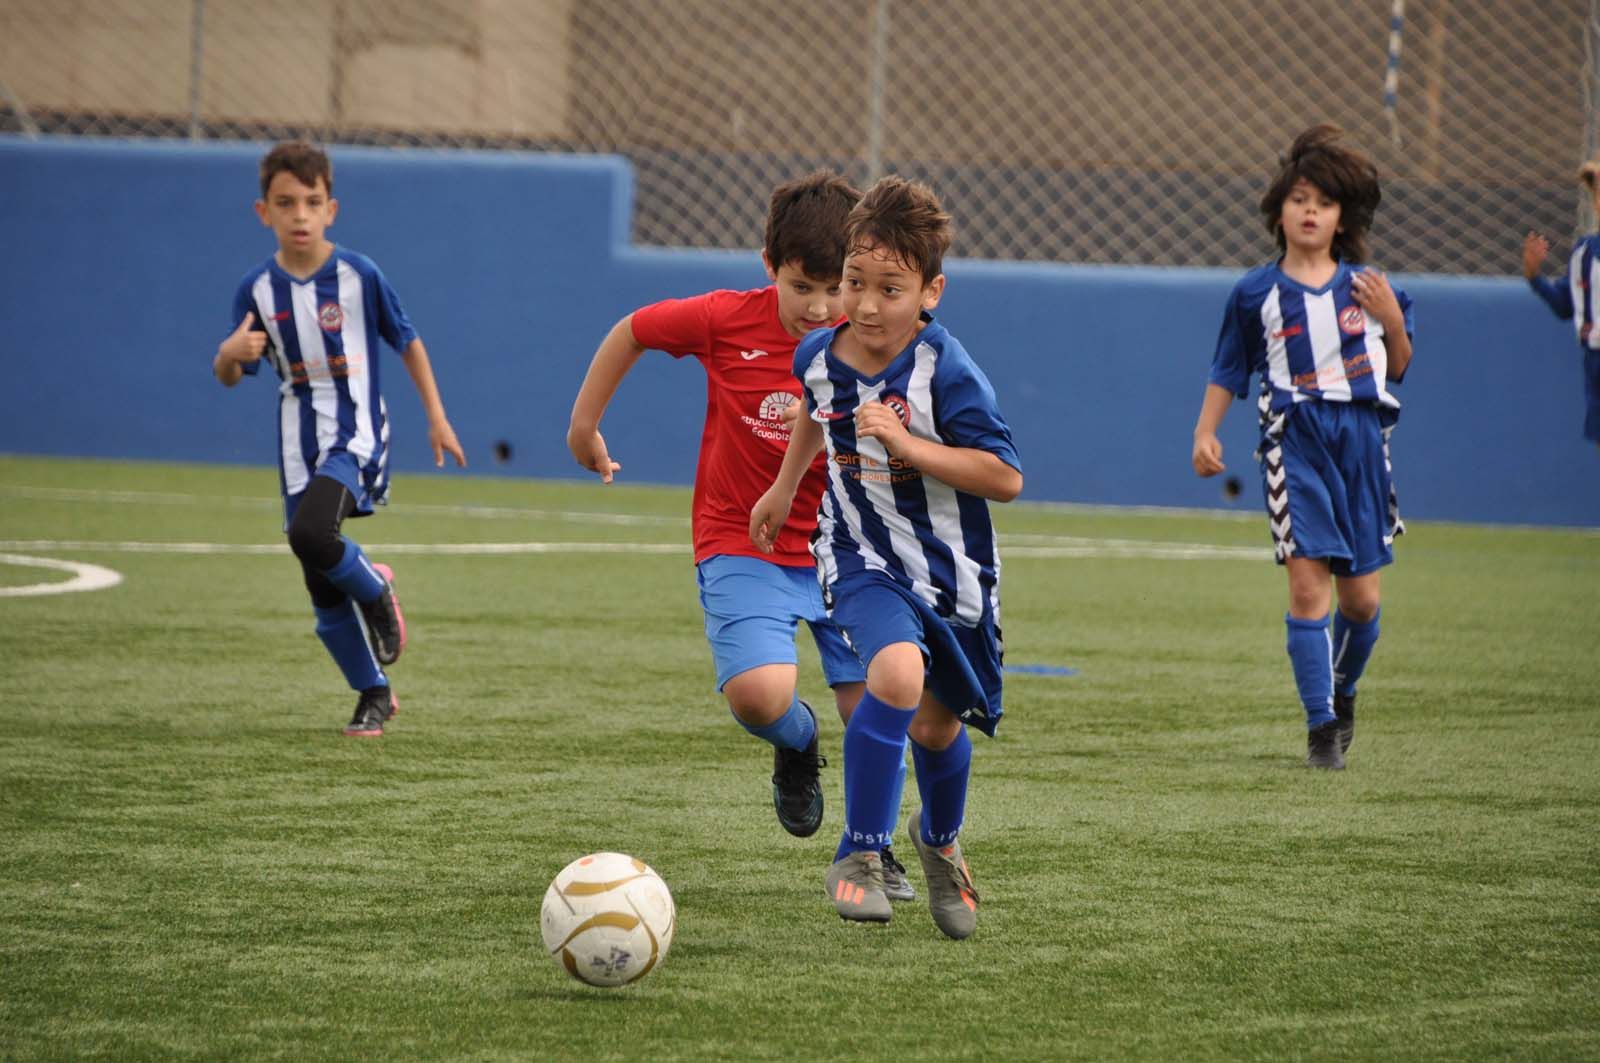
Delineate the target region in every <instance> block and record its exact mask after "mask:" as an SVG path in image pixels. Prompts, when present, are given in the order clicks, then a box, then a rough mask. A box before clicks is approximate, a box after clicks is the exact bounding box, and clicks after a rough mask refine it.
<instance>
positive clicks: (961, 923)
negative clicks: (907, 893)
mask: <svg viewBox="0 0 1600 1063" xmlns="http://www.w3.org/2000/svg"><path fill="white" fill-rule="evenodd" d="M906 833H908V834H910V835H911V844H912V845H913V846H915V847H916V850H917V857H918V859H920V860H921V861H922V874H923V877H924V878H926V879H927V880H928V909H929V911H931V912H932V913H933V922H934V925H935V926H937V927H938V928H939V929H940V930H941V931H942V932H943V933H944V936H945V937H949V938H955V939H956V940H957V941H960V940H961V939H962V938H966V937H971V936H972V932H973V931H974V930H976V929H978V891H977V889H976V888H974V887H973V885H972V872H971V871H969V870H968V869H967V861H966V859H965V858H964V857H963V856H962V855H961V843H960V842H958V841H954V842H951V843H950V844H949V845H946V846H944V847H942V848H935V847H934V846H932V845H928V844H927V843H925V842H924V841H923V840H922V809H920V808H919V809H915V810H914V811H913V812H912V813H911V817H910V818H909V819H907V820H906Z"/></svg>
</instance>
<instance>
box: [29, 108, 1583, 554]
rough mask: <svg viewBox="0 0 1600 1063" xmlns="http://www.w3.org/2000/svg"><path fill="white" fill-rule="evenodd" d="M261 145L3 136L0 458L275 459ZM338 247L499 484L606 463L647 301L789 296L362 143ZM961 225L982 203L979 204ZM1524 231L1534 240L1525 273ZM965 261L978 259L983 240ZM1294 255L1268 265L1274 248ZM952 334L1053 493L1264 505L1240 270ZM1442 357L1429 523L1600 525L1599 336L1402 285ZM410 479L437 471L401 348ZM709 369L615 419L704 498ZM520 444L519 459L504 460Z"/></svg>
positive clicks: (1404, 466)
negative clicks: (1203, 468)
mask: <svg viewBox="0 0 1600 1063" xmlns="http://www.w3.org/2000/svg"><path fill="white" fill-rule="evenodd" d="M263 150H264V146H262V145H197V146H191V145H186V144H169V143H159V142H127V143H123V142H107V141H76V140H50V139H44V140H39V141H28V140H21V139H0V239H3V240H4V242H5V251H4V253H3V254H0V325H3V327H0V366H4V369H5V384H4V385H3V387H0V451H5V452H13V453H38V454H58V455H90V456H108V457H126V458H152V459H167V460H206V461H224V462H241V463H249V464H269V463H270V462H271V461H272V448H273V445H274V443H273V440H274V427H273V426H274V414H273V409H274V398H273V394H272V391H273V388H272V385H271V383H269V378H268V377H267V376H263V377H261V378H259V379H256V380H246V381H245V382H244V383H242V384H241V385H240V386H239V387H237V388H235V389H233V390H228V389H224V388H222V387H221V386H220V385H218V384H217V383H216V382H215V381H214V380H213V379H212V377H211V373H210V362H211V357H212V355H213V353H214V352H215V350H216V345H217V343H218V342H219V340H220V339H221V338H222V337H223V336H224V335H226V333H227V332H228V331H230V330H231V328H232V325H233V324H234V323H233V322H230V321H229V320H228V316H229V310H230V305H231V300H232V295H233V290H234V287H235V285H236V284H237V283H238V280H239V278H240V277H241V276H243V274H244V273H245V272H246V270H247V269H249V268H251V267H252V266H253V265H255V264H256V263H257V262H259V261H260V260H261V259H263V258H265V257H266V256H267V255H268V254H269V253H271V251H272V249H273V244H272V237H271V234H270V232H268V231H267V230H266V229H263V228H262V227H261V226H260V224H259V223H258V222H257V220H256V218H255V215H254V213H253V211H252V209H251V203H252V201H253V200H254V198H255V195H256V171H255V167H256V163H257V160H258V159H259V157H260V155H261V153H262V151H263ZM333 158H334V163H335V168H336V182H335V192H336V194H337V196H338V198H339V200H340V202H341V207H340V213H339V220H338V223H337V225H336V226H335V227H334V229H333V230H332V235H333V237H334V238H335V239H337V240H339V241H340V242H342V243H345V244H348V245H349V246H351V247H354V248H356V249H358V250H361V251H363V252H365V253H367V254H369V255H371V256H372V257H373V258H374V259H376V260H377V261H378V263H379V264H380V265H382V266H383V268H384V270H385V272H387V274H388V275H389V277H390V279H391V281H392V282H393V283H394V285H395V286H396V288H397V289H398V290H399V292H400V295H401V298H402V300H403V301H404V303H405V305H406V307H407V310H408V311H409V312H410V314H411V317H412V320H413V321H414V322H415V323H416V324H417V326H418V328H419V329H420V331H421V333H422V335H423V337H424V340H425V341H426V342H427V344H428V348H429V351H430V353H431V354H432V356H433V362H434V367H435V370H436V372H437V375H438V378H439V382H440V386H441V389H442V391H443V394H444V397H445V402H446V405H447V407H448V409H449V412H450V415H451V419H452V421H453V422H454V424H455V426H456V429H457V431H458V433H459V434H460V436H461V439H462V442H463V444H464V445H465V446H466V447H467V449H468V452H469V458H470V459H471V461H472V463H473V470H474V471H477V472H490V473H502V474H506V475H513V476H526V477H549V476H563V477H566V476H577V475H578V474H579V473H578V469H577V467H576V466H575V465H573V464H572V461H571V459H570V457H569V456H568V455H567V452H566V447H565V442H564V440H565V434H566V422H567V414H568V411H569V409H570V407H571V403H572V397H573V395H574V394H575V392H576V389H577V386H578V383H579V381H580V380H581V379H582V377H583V372H584V369H585V368H586V366H587V364H588V360H589V357H590V355H591V354H592V353H593V351H594V347H595V345H596V344H597V343H598V342H599V340H600V338H601V337H602V336H603V335H604V334H605V332H606V330H607V329H608V328H609V327H610V326H611V325H612V323H613V322H615V321H616V319H617V318H618V317H620V316H622V315H623V314H624V313H626V312H628V311H629V310H631V309H633V308H634V307H635V306H638V305H640V304H642V303H646V302H650V301H653V300H655V299H658V298H664V297H666V296H671V295H687V294H692V293H694V292H698V291H703V290H705V289H708V288H713V287H754V286H757V285H760V284H763V283H765V278H764V276H763V274H762V272H761V266H760V262H759V258H758V257H757V255H756V254H755V253H753V252H716V251H709V252H708V251H673V250H656V249H641V248H633V247H630V246H628V245H627V243H626V240H627V232H628V217H629V212H630V211H631V209H632V203H631V193H632V183H631V181H632V179H631V174H630V171H629V169H628V166H627V164H626V163H625V162H623V161H622V160H619V159H615V158H609V157H593V156H588V157H584V156H540V155H516V154H501V153H459V152H449V153H444V152H439V153H434V152H396V151H389V150H377V149H352V148H341V149H335V151H334V152H333ZM956 206H957V208H958V212H959V205H956ZM1517 235H1518V234H1516V233H1507V235H1506V243H1507V265H1508V268H1510V267H1511V266H1512V265H1513V264H1514V260H1515V259H1514V256H1515V248H1516V242H1517ZM958 247H959V245H958ZM1264 250H1265V249H1264ZM948 274H949V277H950V287H949V290H948V292H947V295H946V298H945V302H944V304H943V306H942V307H941V313H940V316H941V318H942V319H943V320H944V321H945V323H946V324H947V325H949V327H950V328H951V330H952V331H953V332H954V333H955V334H956V335H957V336H959V337H961V339H962V341H963V342H964V343H965V344H966V346H967V348H968V349H969V350H970V351H972V352H973V354H974V355H975V357H976V358H977V359H978V360H979V362H980V363H981V364H982V365H984V366H985V368H986V370H987V371H988V373H989V376H990V378H991V379H992V380H993V382H994V384H995V387H996V390H997V391H998V393H999V395H1000V400H1001V404H1002V407H1003V409H1004V410H1005V412H1006V415H1007V417H1008V418H1009V420H1010V421H1011V423H1012V425H1013V427H1014V429H1015V431H1016V436H1017V442H1018V446H1019V448H1020V450H1021V452H1022V456H1023V462H1024V467H1025V470H1026V473H1027V489H1026V492H1025V495H1024V497H1025V498H1029V499H1034V500H1058V501H1075V502H1104V503H1119V504H1144V505H1176V506H1206V507H1216V506H1234V507H1237V508H1239V509H1249V510H1254V509H1257V508H1258V507H1259V491H1258V487H1257V479H1256V474H1255V471H1254V466H1253V463H1252V462H1251V460H1250V451H1251V449H1252V446H1253V443H1254V425H1253V422H1254V410H1253V408H1250V407H1251V404H1246V403H1239V404H1236V406H1235V408H1234V410H1233V411H1232V412H1231V413H1230V415H1229V418H1228V421H1227V423H1226V424H1225V426H1224V434H1223V442H1224V445H1225V447H1226V454H1225V458H1226V459H1227V460H1228V462H1229V471H1230V473H1232V474H1236V475H1238V476H1239V477H1240V479H1241V480H1242V481H1243V484H1244V487H1245V491H1244V494H1243V496H1242V497H1241V498H1240V499H1238V500H1236V501H1231V502H1230V501H1228V500H1226V499H1225V498H1224V496H1223V493H1222V485H1221V482H1220V478H1219V480H1211V481H1200V480H1198V479H1196V478H1195V477H1194V476H1193V474H1192V473H1191V472H1190V471H1189V440H1190V433H1191V430H1192V428H1193V424H1194V417H1195V413H1196V411H1197V409H1198V404H1199V401H1200V395H1201V392H1202V390H1203V387H1204V381H1205V375H1206V369H1207V366H1208V364H1209V359H1210V352H1211V347H1212V343H1213V341H1214V337H1215V335H1216V329H1217V324H1218V322H1219V320H1220V315H1221V312H1222V305H1223V302H1224V300H1225V299H1226V297H1227V293H1228V290H1229V288H1230V287H1231V286H1232V284H1233V281H1234V280H1235V278H1236V277H1237V273H1236V272H1235V271H1232V270H1157V269H1132V268H1125V267H1084V266H1067V265H1024V264H1015V263H992V262H980V261H968V260H956V261H953V262H951V263H950V264H949V266H948ZM1398 281H1399V282H1400V283H1401V284H1403V285H1404V286H1405V287H1407V288H1408V289H1409V290H1410V292H1411V293H1412V295H1413V297H1414V298H1415V300H1416V303H1417V315H1416V316H1417V326H1418V329H1419V333H1418V343H1417V356H1416V361H1415V363H1414V364H1413V367H1412V370H1411V373H1410V375H1409V377H1408V379H1407V381H1406V384H1405V385H1404V386H1403V387H1402V388H1401V389H1400V392H1399V394H1400V395H1401V398H1402V401H1403V402H1405V404H1406V409H1405V414H1404V416H1403V418H1402V420H1401V423H1400V427H1399V428H1398V430H1397V431H1396V433H1395V437H1394V455H1395V464H1396V473H1397V477H1398V481H1399V486H1400V498H1401V507H1402V510H1403V511H1404V512H1405V513H1406V514H1407V515H1408V516H1413V517H1423V518H1430V519H1453V520H1485V521H1506V522H1532V523H1557V524H1582V525H1600V454H1596V452H1595V448H1594V447H1593V446H1592V445H1591V444H1587V443H1585V442H1584V441H1583V440H1582V438H1581V426H1582V419H1583V398H1582V380H1581V376H1580V367H1581V360H1580V357H1579V354H1578V351H1577V347H1576V344H1575V343H1574V341H1573V339H1572V333H1571V329H1570V327H1569V326H1568V325H1567V324H1566V323H1563V322H1558V321H1556V320H1555V319H1554V318H1553V317H1551V315H1550V314H1549V312H1548V311H1547V310H1545V308H1544V306H1543V304H1541V303H1539V302H1538V301H1537V300H1535V299H1534V298H1533V297H1532V295H1531V294H1530V293H1529V292H1528V291H1527V289H1526V287H1525V286H1524V285H1523V284H1522V283H1521V281H1520V280H1517V279H1512V278H1508V279H1493V278H1489V279H1485V278H1454V277H1440V276H1417V277H1402V278H1398ZM384 380H385V392H386V394H387V395H388V398H389V404H390V408H391V411H392V413H393V416H394V421H395V426H394V431H395V439H396V449H395V454H394V459H395V464H396V467H397V468H400V469H404V470H408V471H414V470H422V469H427V468H430V467H431V457H430V455H429V454H428V451H427V446H426V432H425V424H424V421H423V418H422V414H421V409H420V406H419V405H418V403H417V401H416V396H415V392H414V391H413V389H412V387H411V384H410V380H409V379H408V378H407V376H406V374H405V371H404V368H403V366H402V365H401V363H400V361H399V359H398V358H390V359H389V360H388V362H387V363H386V364H385V367H384ZM704 393H705V385H704V377H703V375H702V374H701V373H700V372H699V370H698V368H697V367H696V366H694V365H693V364H692V363H677V362H674V361H673V360H671V359H669V358H667V357H666V356H664V355H660V354H651V355H647V356H646V358H645V359H644V360H643V361H642V362H641V363H640V365H639V367H638V369H637V370H636V371H635V373H634V374H633V375H632V376H630V377H629V379H628V380H627V381H626V382H625V383H624V386H623V391H622V393H621V394H620V395H619V397H618V400H617V401H616V402H615V403H614V404H613V407H612V410H611V412H610V414H609V415H608V416H607V419H606V422H605V425H604V426H603V427H604V431H605V433H606V438H607V441H608V443H609V444H610V446H611V448H612V451H613V454H614V455H615V456H616V457H617V458H618V460H620V461H621V462H622V463H623V465H624V470H623V475H624V476H625V477H626V478H627V479H628V480H631V481H637V482H658V483H686V482H688V481H689V480H690V479H691V477H692V473H693V465H694V458H695V450H696V444H697V442H698V439H699V429H700V422H701V414H702V410H703V404H704ZM500 440H504V441H506V442H508V443H509V444H510V445H511V447H512V457H511V460H510V461H509V462H506V463H503V464H497V463H496V462H494V460H493V457H492V452H493V444H494V443H495V442H496V441H500Z"/></svg>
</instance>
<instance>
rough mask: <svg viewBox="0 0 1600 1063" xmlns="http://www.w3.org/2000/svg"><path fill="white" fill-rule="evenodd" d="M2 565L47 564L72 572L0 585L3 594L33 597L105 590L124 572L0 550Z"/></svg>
mask: <svg viewBox="0 0 1600 1063" xmlns="http://www.w3.org/2000/svg"><path fill="white" fill-rule="evenodd" d="M0 565H25V566H28V567H31V568H48V569H53V570H55V571H57V572H70V573H72V578H71V579H67V580H58V581H56V582H53V583H28V584H24V585H22V586H20V587H0V598H31V597H34V596H36V595H41V594H74V593H77V592H79V591H103V590H105V589H106V588H107V587H115V586H116V585H117V584H119V583H121V582H122V573H120V572H117V571H116V570H115V569H109V568H104V567H102V566H100V565H89V564H85V563H84V562H82V561H58V560H56V559H55V558H53V557H27V556H25V555H23V554H0Z"/></svg>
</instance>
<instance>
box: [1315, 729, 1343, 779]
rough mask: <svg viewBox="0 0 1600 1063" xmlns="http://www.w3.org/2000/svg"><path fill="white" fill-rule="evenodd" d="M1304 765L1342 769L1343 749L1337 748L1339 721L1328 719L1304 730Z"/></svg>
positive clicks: (1334, 769) (1335, 769)
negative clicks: (1321, 723) (1317, 725)
mask: <svg viewBox="0 0 1600 1063" xmlns="http://www.w3.org/2000/svg"><path fill="white" fill-rule="evenodd" d="M1306 767H1308V768H1327V769H1328V770H1330V771H1343V770H1344V751H1343V750H1341V749H1340V748H1339V721H1338V720H1337V719H1332V720H1329V721H1328V722H1327V723H1325V724H1323V725H1322V726H1321V727H1313V728H1311V730H1309V731H1307V732H1306Z"/></svg>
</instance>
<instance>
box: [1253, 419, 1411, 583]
mask: <svg viewBox="0 0 1600 1063" xmlns="http://www.w3.org/2000/svg"><path fill="white" fill-rule="evenodd" d="M1260 453H1261V486H1262V490H1263V492H1264V494H1265V496H1266V502H1267V522H1268V524H1270V525H1271V528H1272V544H1273V550H1274V554H1275V556H1276V557H1277V559H1278V563H1279V564H1283V563H1284V562H1285V561H1286V560H1287V559H1288V558H1290V557H1305V558H1314V559H1322V560H1326V561H1327V562H1328V568H1329V570H1330V571H1332V572H1333V574H1334V575H1336V576H1364V575H1366V574H1367V573H1369V572H1376V571H1377V570H1378V569H1380V568H1382V567H1383V566H1385V565H1387V564H1389V563H1390V562H1392V561H1393V560H1394V537H1395V536H1396V535H1399V534H1400V533H1402V532H1404V531H1405V525H1404V524H1402V523H1401V521H1400V508H1399V504H1398V502H1397V501H1396V498H1395V493H1394V481H1393V478H1392V477H1391V475H1390V470H1389V440H1388V433H1387V431H1386V430H1385V428H1384V426H1383V423H1382V417H1381V415H1380V413H1379V411H1378V408H1377V407H1376V406H1375V405H1373V404H1371V403H1349V402H1319V401H1312V402H1299V403H1296V404H1294V405H1293V406H1291V407H1290V408H1289V409H1287V410H1285V411H1284V412H1283V415H1282V417H1281V418H1280V419H1277V420H1274V421H1273V422H1272V424H1271V425H1270V426H1269V428H1268V431H1267V432H1266V433H1265V434H1264V435H1263V437H1262V441H1261V452H1260Z"/></svg>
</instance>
